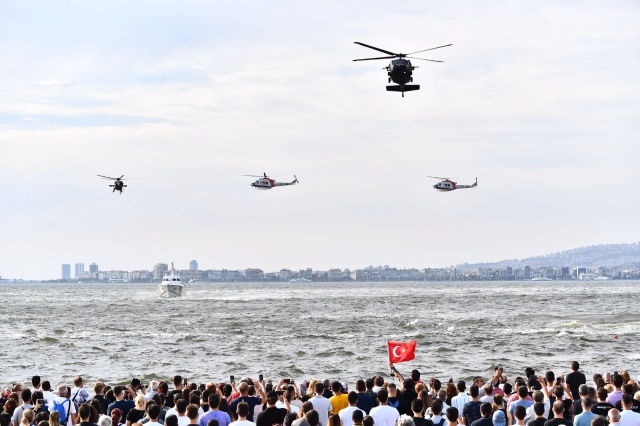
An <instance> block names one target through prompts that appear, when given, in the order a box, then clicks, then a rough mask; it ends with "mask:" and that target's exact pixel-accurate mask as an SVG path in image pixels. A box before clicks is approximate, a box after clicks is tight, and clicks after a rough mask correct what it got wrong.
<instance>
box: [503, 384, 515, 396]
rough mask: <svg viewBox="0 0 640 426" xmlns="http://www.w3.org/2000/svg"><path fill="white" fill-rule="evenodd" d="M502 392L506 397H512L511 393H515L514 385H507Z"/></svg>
mask: <svg viewBox="0 0 640 426" xmlns="http://www.w3.org/2000/svg"><path fill="white" fill-rule="evenodd" d="M502 390H503V391H504V394H505V395H511V392H513V385H511V383H505V384H504V387H503V388H502Z"/></svg>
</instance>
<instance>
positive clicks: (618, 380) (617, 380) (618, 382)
mask: <svg viewBox="0 0 640 426" xmlns="http://www.w3.org/2000/svg"><path fill="white" fill-rule="evenodd" d="M623 384H624V377H622V376H621V375H619V374H616V375H615V376H613V386H615V387H617V388H619V387H622V385H623ZM22 399H24V398H22Z"/></svg>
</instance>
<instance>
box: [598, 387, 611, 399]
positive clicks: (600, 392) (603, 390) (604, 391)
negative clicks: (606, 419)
mask: <svg viewBox="0 0 640 426" xmlns="http://www.w3.org/2000/svg"><path fill="white" fill-rule="evenodd" d="M607 395H609V392H607V389H606V388H600V389H598V399H602V400H605V399H607Z"/></svg>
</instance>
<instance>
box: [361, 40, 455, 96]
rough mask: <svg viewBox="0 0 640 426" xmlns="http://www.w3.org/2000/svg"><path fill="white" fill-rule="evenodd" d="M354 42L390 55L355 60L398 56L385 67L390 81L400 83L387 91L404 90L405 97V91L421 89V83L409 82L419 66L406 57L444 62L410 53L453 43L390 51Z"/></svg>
mask: <svg viewBox="0 0 640 426" xmlns="http://www.w3.org/2000/svg"><path fill="white" fill-rule="evenodd" d="M354 43H355V44H359V45H360V46H364V47H368V48H369V49H373V50H377V51H379V52H382V53H386V54H387V55H389V56H380V57H377V58H364V59H354V61H371V60H375V59H393V58H398V59H393V60H392V61H391V63H390V64H389V65H388V66H387V67H386V68H384V69H386V70H387V74H388V76H389V83H391V82H392V81H393V82H394V83H396V84H398V85H397V86H387V91H388V92H402V97H403V98H404V92H409V91H411V90H420V85H419V84H407V83H410V82H413V77H412V76H411V73H412V72H413V70H414V69H416V68H418V67H414V66H413V65H411V61H410V60H408V59H405V58H411V59H419V60H421V61H430V62H443V61H436V60H434V59H425V58H416V57H412V56H409V55H415V54H416V53H421V52H426V51H428V50H434V49H440V48H441V47H448V46H452V45H451V44H445V45H444V46H438V47H432V48H431V49H425V50H419V51H417V52H413V53H393V52H389V51H388V50H384V49H380V48H378V47H374V46H369V45H368V44H364V43H360V42H359V41H355V42H354Z"/></svg>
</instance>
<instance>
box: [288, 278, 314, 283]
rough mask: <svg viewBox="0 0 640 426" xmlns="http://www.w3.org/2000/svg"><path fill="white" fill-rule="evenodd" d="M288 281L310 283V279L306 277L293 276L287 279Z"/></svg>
mask: <svg viewBox="0 0 640 426" xmlns="http://www.w3.org/2000/svg"><path fill="white" fill-rule="evenodd" d="M289 282H290V283H310V282H311V280H308V279H306V278H293V279H291V280H289Z"/></svg>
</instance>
